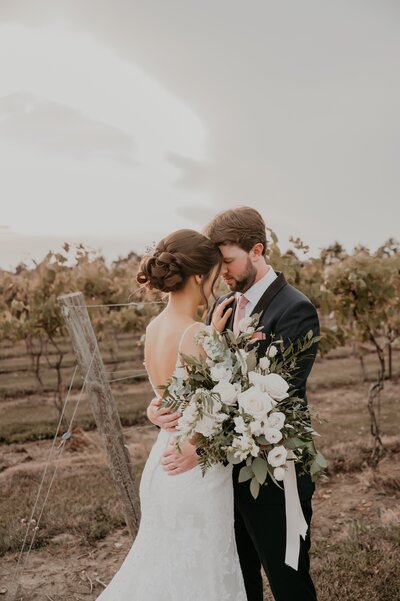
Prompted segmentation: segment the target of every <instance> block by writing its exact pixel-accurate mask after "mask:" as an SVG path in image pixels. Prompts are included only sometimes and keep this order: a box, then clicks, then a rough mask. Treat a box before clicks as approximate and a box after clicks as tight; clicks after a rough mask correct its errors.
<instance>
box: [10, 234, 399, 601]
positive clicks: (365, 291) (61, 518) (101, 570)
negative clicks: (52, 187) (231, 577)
mask: <svg viewBox="0 0 400 601" xmlns="http://www.w3.org/2000/svg"><path fill="white" fill-rule="evenodd" d="M292 246H293V249H291V250H288V251H287V252H285V253H283V252H281V251H280V249H279V246H278V241H277V239H276V237H275V236H274V235H273V243H272V245H271V249H270V257H269V260H270V262H271V264H272V265H273V266H274V268H275V269H277V270H282V271H283V272H284V273H285V276H286V278H287V279H288V281H289V282H290V283H292V284H293V285H294V286H296V287H297V288H299V289H300V290H302V291H303V292H304V293H305V294H306V295H307V296H308V297H309V298H310V299H311V300H312V302H313V303H314V304H315V306H316V307H317V309H318V312H319V315H320V321H321V325H322V335H323V339H322V341H321V344H320V353H319V356H318V358H317V361H316V364H315V367H314V369H313V372H312V374H311V377H310V379H309V391H310V392H309V403H310V407H311V409H312V412H313V413H314V415H315V427H316V429H317V431H318V432H320V434H321V435H322V437H321V443H320V446H321V450H322V451H323V453H324V455H325V456H326V457H327V458H328V461H329V468H328V471H327V475H326V476H325V477H323V479H322V480H321V481H320V482H319V483H318V485H317V492H316V494H315V497H314V499H315V501H314V517H313V546H312V566H313V575H314V577H315V581H316V585H317V590H318V591H319V598H320V599H321V600H322V601H328V600H330V599H334V598H337V597H339V596H340V598H341V599H343V600H349V601H350V600H351V601H361V600H364V599H365V598H368V599H370V601H389V600H394V599H397V598H398V591H399V590H400V581H399V576H398V569H397V566H398V561H399V556H398V548H399V547H398V544H399V542H400V527H399V518H400V511H399V509H398V500H399V496H400V467H399V461H398V458H399V453H400V437H399V434H398V425H397V424H398V412H399V410H398V407H399V391H398V390H399V389H398V382H399V375H400V341H399V338H400V301H399V299H400V248H399V246H398V245H397V243H396V242H395V241H394V240H389V241H388V242H387V243H385V244H384V245H382V247H381V248H379V249H378V250H377V251H376V252H374V253H371V252H370V251H369V250H368V249H367V248H363V247H359V248H356V249H354V250H353V252H352V253H347V252H345V251H344V249H343V248H342V247H341V246H340V244H335V245H332V246H331V247H328V248H326V249H323V250H322V251H321V252H320V255H319V256H318V257H312V258H310V257H307V255H308V248H307V246H306V245H305V244H303V242H302V241H301V240H298V239H297V240H292ZM138 262H139V257H138V256H137V255H135V254H134V253H131V254H130V255H129V256H128V257H126V258H123V259H119V260H118V261H115V262H114V263H112V264H111V265H110V266H108V265H107V264H106V262H105V260H104V259H103V258H102V257H101V256H98V255H96V254H95V253H93V252H92V251H90V250H88V249H87V248H86V247H84V246H83V245H80V246H78V247H74V248H72V247H70V246H69V245H68V244H66V245H65V246H64V249H63V252H60V253H54V252H50V253H49V254H48V255H47V257H46V258H45V259H44V260H43V261H41V262H40V263H38V264H37V265H36V267H35V268H34V269H27V268H26V267H25V266H24V265H20V266H18V267H17V268H16V270H15V271H14V272H6V271H0V336H1V341H2V342H1V346H0V358H1V361H0V487H1V495H0V555H1V556H2V559H1V567H0V583H1V584H0V589H1V586H2V585H3V582H4V583H6V582H7V581H8V579H9V578H10V576H11V575H12V570H13V566H14V565H15V563H16V560H17V558H18V554H19V552H20V549H21V545H22V542H23V539H24V532H25V524H24V522H23V521H21V520H24V519H26V518H27V517H29V515H30V512H31V508H32V504H33V499H34V497H35V494H36V490H37V488H38V484H39V482H40V479H41V475H42V472H43V468H44V465H45V460H46V456H47V453H48V451H49V448H50V446H51V441H52V439H53V437H54V435H55V432H56V427H57V423H58V420H59V418H60V416H61V412H62V407H63V403H64V400H65V395H66V393H67V390H68V388H69V386H70V383H71V378H72V375H73V372H74V368H75V364H76V361H75V357H74V355H73V353H72V350H71V344H70V341H69V338H68V336H67V332H66V327H65V321H64V317H63V315H62V313H61V311H60V307H59V304H58V300H57V299H58V297H59V296H60V295H63V294H67V293H69V292H75V291H81V292H82V293H83V295H84V297H85V300H86V303H87V305H88V306H89V309H88V310H89V312H90V317H91V320H92V323H93V326H94V329H95V331H96V336H97V339H98V341H99V347H100V350H101V353H102V356H103V360H104V363H105V367H106V371H107V376H108V379H109V382H110V385H111V387H112V391H113V394H114V397H115V399H116V402H117V406H118V411H119V414H120V418H121V423H122V426H123V429H124V436H125V439H126V443H127V445H128V448H129V452H130V454H131V456H132V458H133V461H134V464H135V466H136V467H137V469H138V471H139V474H140V470H141V468H142V467H143V464H144V462H145V460H146V457H147V454H148V452H149V450H150V448H151V445H152V443H153V441H154V438H155V436H156V431H155V430H156V429H155V428H154V427H152V426H150V427H149V424H148V421H147V418H146V413H145V409H146V406H147V404H148V402H149V400H150V399H151V397H152V394H151V389H150V387H149V385H148V383H147V379H146V377H145V372H144V369H143V363H142V361H143V348H142V347H143V338H142V335H143V332H144V330H145V326H146V324H147V323H148V321H149V320H150V319H151V318H152V317H153V316H154V315H156V314H157V313H158V312H159V311H160V310H161V309H162V307H163V304H164V299H163V298H161V297H159V296H157V295H153V296H150V295H149V294H148V293H147V294H146V295H144V294H143V293H142V291H141V290H140V289H138V286H137V284H136V281H135V274H136V271H137V267H138ZM219 292H223V290H222V289H221V290H220V291H219ZM200 317H201V316H200V315H199V318H200ZM81 385H82V382H81V380H80V378H76V380H75V381H74V383H73V386H72V390H71V396H70V400H69V403H68V406H67V410H66V412H65V414H64V416H63V422H62V423H63V430H62V431H63V432H65V431H66V430H67V428H68V423H69V419H70V417H71V415H72V413H73V410H74V406H75V405H76V403H77V401H78V397H79V390H80V388H81ZM318 417H320V418H321V419H322V423H318ZM130 544H131V540H130V538H129V536H128V532H127V529H126V526H125V523H124V519H123V515H122V513H121V511H120V506H119V502H118V498H117V495H116V492H115V490H114V489H113V486H112V482H111V479H110V474H109V471H108V468H107V465H106V462H105V459H104V452H103V449H102V446H101V442H100V439H99V436H98V433H97V432H96V429H95V422H94V419H93V416H92V413H91V410H90V406H89V403H88V401H87V400H86V399H85V398H83V399H82V400H81V401H80V403H79V407H78V410H77V413H76V416H75V420H74V427H73V436H72V437H71V439H70V440H69V442H68V445H67V446H66V451H65V454H64V456H63V458H62V460H60V467H59V470H58V473H57V477H56V478H55V480H54V483H53V486H52V489H51V493H50V495H49V498H48V500H47V504H46V508H45V510H44V512H43V517H42V520H41V524H40V527H39V528H38V531H37V535H36V538H35V543H34V547H33V549H32V552H31V556H30V560H29V563H28V565H27V569H26V570H25V571H24V575H23V578H22V583H23V587H24V590H26V591H32V590H34V591H35V592H34V593H33V594H32V593H31V594H28V595H27V596H24V597H23V598H24V599H42V598H45V596H44V595H45V594H46V595H48V598H51V599H53V601H58V600H59V599H63V600H68V599H71V600H72V599H74V600H75V599H95V598H96V596H98V595H99V593H100V591H101V588H102V586H103V585H104V583H106V582H108V581H109V580H110V579H111V577H112V575H113V573H115V571H116V570H117V569H118V566H119V565H120V564H121V562H122V560H123V558H124V556H125V555H126V553H127V551H128V549H129V546H130ZM396 554H397V556H396ZM4 586H6V585H5V584H4ZM267 588H268V587H267V585H266V595H268V594H269V593H268V590H267ZM268 598H269V597H268ZM6 599H7V597H6ZM7 601H8V600H7Z"/></svg>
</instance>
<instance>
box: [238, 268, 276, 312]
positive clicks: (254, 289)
mask: <svg viewBox="0 0 400 601" xmlns="http://www.w3.org/2000/svg"><path fill="white" fill-rule="evenodd" d="M268 267H269V269H268V271H267V273H266V274H265V275H264V276H263V277H262V278H261V280H258V282H256V283H255V284H253V285H252V286H251V287H250V288H249V289H248V290H246V292H244V293H243V294H244V296H245V297H246V298H247V300H248V301H249V302H248V303H247V305H246V307H245V317H248V316H249V315H250V314H251V312H252V311H253V309H254V308H255V307H256V305H257V303H258V301H259V300H260V298H261V297H262V295H263V294H264V292H265V291H266V289H267V288H268V286H269V285H270V284H272V282H273V281H274V280H275V279H276V278H277V277H278V275H277V273H276V272H275V271H274V269H273V267H272V265H269V266H268ZM240 296H241V293H236V300H238V299H239V297H240Z"/></svg>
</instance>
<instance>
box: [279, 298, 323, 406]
mask: <svg viewBox="0 0 400 601" xmlns="http://www.w3.org/2000/svg"><path fill="white" fill-rule="evenodd" d="M309 330H312V332H313V337H314V336H319V333H320V327H319V319H318V313H317V310H316V309H315V307H314V305H313V304H312V303H311V302H310V301H306V300H305V301H300V302H298V303H294V304H292V305H290V306H289V307H288V308H287V309H286V310H285V311H284V312H283V313H282V315H281V316H280V317H279V320H278V322H277V324H276V325H275V328H274V334H275V338H276V340H279V339H282V340H283V343H284V348H285V349H286V348H287V347H288V346H289V344H290V342H293V344H294V346H295V348H296V344H297V341H298V340H299V339H303V338H304V336H305V335H306V334H307V332H308V331H309ZM317 350H318V343H314V344H313V345H312V346H311V348H309V349H308V350H307V351H305V352H304V353H302V354H300V355H299V356H298V359H297V370H296V375H295V377H294V378H293V380H292V382H291V385H292V387H294V388H296V390H297V393H298V395H299V396H300V397H301V398H306V383H307V378H308V376H309V374H310V372H311V369H312V367H313V365H314V361H315V357H316V354H317Z"/></svg>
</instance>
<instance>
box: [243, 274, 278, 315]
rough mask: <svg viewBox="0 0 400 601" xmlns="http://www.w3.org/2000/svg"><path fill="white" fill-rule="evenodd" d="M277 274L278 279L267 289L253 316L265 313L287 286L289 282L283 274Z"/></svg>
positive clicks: (253, 311)
mask: <svg viewBox="0 0 400 601" xmlns="http://www.w3.org/2000/svg"><path fill="white" fill-rule="evenodd" d="M276 273H277V275H278V277H277V278H275V279H274V281H273V282H272V284H270V285H269V286H268V288H267V289H266V291H265V292H264V294H263V295H262V297H261V298H260V300H259V301H258V303H257V304H256V306H255V307H254V309H253V310H252V312H251V315H254V314H255V313H264V311H265V310H266V309H267V307H268V305H269V304H270V302H271V301H272V299H273V298H274V297H275V296H276V295H277V294H278V292H279V291H280V290H282V288H284V287H285V286H287V281H286V278H285V276H284V274H283V272H282V271H277V272H276Z"/></svg>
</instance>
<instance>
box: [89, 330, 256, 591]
mask: <svg viewBox="0 0 400 601" xmlns="http://www.w3.org/2000/svg"><path fill="white" fill-rule="evenodd" d="M186 331H187V330H185V332H184V333H183V335H182V338H183V336H184V335H185V333H186ZM182 338H181V341H182ZM176 366H177V367H178V366H180V362H179V358H178V360H177V363H176ZM149 380H150V378H149ZM150 384H151V385H152V388H153V390H154V393H155V394H156V395H157V396H158V397H159V395H158V393H157V391H156V390H155V388H154V386H153V384H152V383H151V381H150ZM173 436H175V434H174V433H173V432H167V431H166V430H160V432H159V434H158V437H157V440H156V442H155V444H154V446H153V447H152V449H151V451H150V454H149V457H148V460H147V462H146V465H145V467H144V471H143V474H142V479H141V482H140V501H141V510H142V518H141V522H140V528H139V531H138V533H137V536H136V539H135V541H134V543H133V545H132V547H131V549H130V551H129V552H128V555H127V556H126V557H125V560H124V562H123V563H122V565H121V567H120V569H119V570H118V572H117V573H116V574H115V576H114V577H113V579H112V580H111V582H110V584H109V585H108V586H107V588H105V589H104V591H103V592H102V593H101V594H100V596H99V597H97V600H96V601H246V599H247V597H246V592H245V588H244V582H243V576H242V572H241V569H240V564H239V557H238V554H237V549H236V542H235V533H234V521H233V520H234V518H233V484H232V466H231V465H229V466H227V467H225V466H223V465H222V464H218V465H214V466H213V467H212V468H210V469H209V470H208V471H207V472H206V474H205V476H204V477H203V476H202V474H201V468H200V466H199V465H196V466H195V467H194V468H192V469H191V470H189V471H187V472H184V473H182V474H177V475H176V476H169V475H168V474H167V473H166V472H165V471H164V469H163V467H162V464H161V457H162V455H163V453H164V450H165V449H166V447H167V446H168V444H169V443H170V442H171V441H172V437H173Z"/></svg>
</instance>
